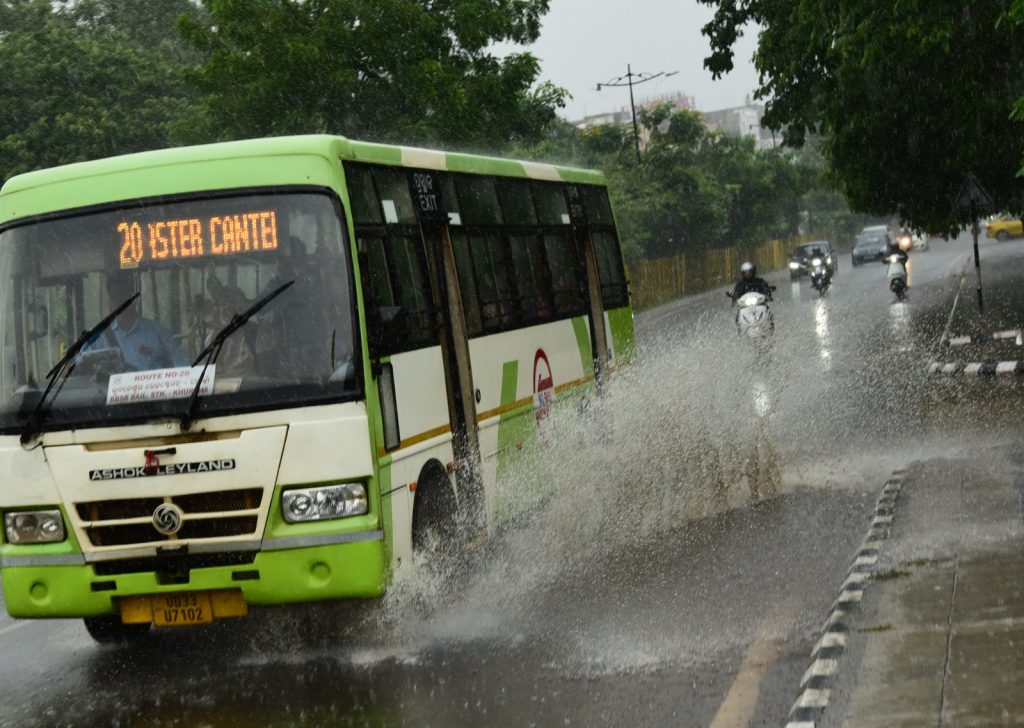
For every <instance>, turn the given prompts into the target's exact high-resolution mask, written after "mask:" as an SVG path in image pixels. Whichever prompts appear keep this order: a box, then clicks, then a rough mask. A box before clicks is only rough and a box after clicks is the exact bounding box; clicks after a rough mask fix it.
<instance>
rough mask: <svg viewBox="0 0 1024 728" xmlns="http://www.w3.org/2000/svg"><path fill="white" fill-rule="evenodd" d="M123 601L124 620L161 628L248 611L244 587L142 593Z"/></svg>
mask: <svg viewBox="0 0 1024 728" xmlns="http://www.w3.org/2000/svg"><path fill="white" fill-rule="evenodd" d="M119 601H120V610H121V621H122V622H124V623H125V624H155V625H156V626H157V627H188V626H190V625H195V624H209V623H210V622H212V621H213V620H215V619H222V618H224V617H244V616H245V615H246V614H247V613H248V606H247V605H246V603H245V597H243V596H242V590H241V589H220V590H216V591H191V592H168V593H167V594H142V595H139V596H133V597H121V599H120V600H119Z"/></svg>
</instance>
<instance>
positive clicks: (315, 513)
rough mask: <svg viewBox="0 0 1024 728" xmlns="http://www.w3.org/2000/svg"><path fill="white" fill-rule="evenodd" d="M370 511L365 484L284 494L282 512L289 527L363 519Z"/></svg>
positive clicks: (287, 491) (296, 490) (326, 487)
mask: <svg viewBox="0 0 1024 728" xmlns="http://www.w3.org/2000/svg"><path fill="white" fill-rule="evenodd" d="M366 509H367V501H366V488H365V486H363V485H362V484H361V483H345V484H343V485H325V486H320V487H317V488H295V489H293V490H286V491H285V492H284V493H282V494H281V511H282V512H283V513H284V520H285V521H287V522H288V523H302V522H303V521H328V520H330V519H332V518H345V517H346V516H360V515H362V514H364V513H366Z"/></svg>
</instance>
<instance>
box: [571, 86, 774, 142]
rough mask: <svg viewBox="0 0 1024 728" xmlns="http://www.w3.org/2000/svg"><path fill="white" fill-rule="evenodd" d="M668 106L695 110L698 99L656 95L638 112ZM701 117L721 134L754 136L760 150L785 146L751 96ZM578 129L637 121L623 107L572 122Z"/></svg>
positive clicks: (643, 136)
mask: <svg viewBox="0 0 1024 728" xmlns="http://www.w3.org/2000/svg"><path fill="white" fill-rule="evenodd" d="M663 104H668V105H669V106H671V107H672V110H673V111H684V110H686V111H695V110H696V108H697V103H696V100H695V99H694V97H693V96H687V95H686V94H683V93H680V92H677V93H674V94H666V95H663V96H652V97H650V98H645V99H640V100H639V101H637V104H636V107H637V109H638V110H639V109H653V108H655V107H656V106H660V105H663ZM700 115H701V116H702V117H703V119H704V126H705V128H707V129H708V130H709V131H720V132H722V133H723V134H730V135H732V136H748V137H753V138H754V140H755V141H756V142H757V147H758V149H774V148H775V147H776V146H779V145H780V144H782V135H781V134H776V133H773V132H772V130H771V129H766V128H765V127H763V126H762V125H761V120H762V119H763V118H764V105H763V104H755V103H754V102H753V100H752V99H751V98H750V96H747V98H746V100H745V103H744V104H743V105H742V106H734V107H732V108H729V109H719V110H718V111H702V112H700ZM570 123H571V124H572V125H573V126H575V127H576V128H577V129H592V128H594V127H598V126H607V125H610V124H627V125H628V124H632V123H633V118H632V115H631V114H630V110H629V107H628V106H621V107H619V109H618V110H617V111H606V112H604V113H601V114H590V115H589V116H584V117H583V118H582V119H578V120H576V121H572V122H570ZM646 136H647V135H646V134H644V133H642V132H641V139H640V146H641V147H644V146H646V143H647V139H646Z"/></svg>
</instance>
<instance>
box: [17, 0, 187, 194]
mask: <svg viewBox="0 0 1024 728" xmlns="http://www.w3.org/2000/svg"><path fill="white" fill-rule="evenodd" d="M187 6H188V2H187V0H180V2H173V1H171V2H165V1H164V0H132V1H131V2H128V1H127V0H82V2H79V3H67V4H53V3H50V2H47V1H46V0H2V1H0V24H2V25H0V28H2V31H0V67H2V68H3V69H4V73H3V74H2V76H0V171H2V175H3V177H4V178H7V177H10V176H12V175H14V174H17V173H20V172H24V171H28V170H31V169H37V168H40V167H48V166H53V165H58V164H66V163H69V162H75V161H82V160H86V159H94V158H97V157H105V156H110V155H114V154H123V153H127V152H133V151H140V150H144V149H152V148H158V147H165V146H168V145H169V144H170V143H171V138H170V128H171V126H172V125H173V124H174V123H175V122H177V120H178V119H180V118H182V117H183V116H184V115H185V114H187V112H188V109H189V106H190V99H189V95H188V93H187V90H186V88H185V86H184V83H183V81H182V79H181V75H180V68H179V67H178V66H176V65H175V63H174V62H172V61H168V60H167V59H166V58H165V54H164V53H154V52H153V49H154V48H160V49H163V50H165V51H167V52H168V53H170V52H171V51H172V50H173V49H174V48H179V49H181V50H182V52H184V51H185V50H186V49H184V47H183V46H182V45H181V43H180V41H178V40H177V39H176V36H175V32H174V29H173V27H163V26H149V27H147V26H145V25H144V24H140V23H139V17H146V16H147V14H148V13H149V12H150V11H153V12H156V11H157V10H158V9H159V11H160V12H164V13H170V12H172V11H173V9H175V8H177V10H181V9H182V8H184V7H187ZM128 10H131V13H130V14H129V13H128ZM114 21H117V22H114Z"/></svg>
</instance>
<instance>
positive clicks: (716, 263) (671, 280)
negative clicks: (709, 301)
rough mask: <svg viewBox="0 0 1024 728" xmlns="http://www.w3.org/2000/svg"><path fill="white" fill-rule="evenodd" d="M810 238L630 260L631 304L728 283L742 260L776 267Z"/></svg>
mask: <svg viewBox="0 0 1024 728" xmlns="http://www.w3.org/2000/svg"><path fill="white" fill-rule="evenodd" d="M811 239H812V238H810V237H808V236H804V235H801V236H797V237H792V238H789V239H788V240H769V241H768V242H767V243H762V244H761V245H758V246H756V247H754V248H746V249H744V250H740V249H739V248H737V247H736V246H732V247H730V248H721V249H719V250H708V251H705V252H699V253H684V254H681V255H675V256H672V257H671V258H655V259H653V260H641V261H637V262H636V263H631V264H629V265H628V266H627V268H628V269H629V281H630V287H631V289H632V293H633V307H634V308H636V309H643V308H651V307H652V306H657V305H658V304H661V303H665V302H666V301H671V300H673V299H676V298H682V297H683V296H687V295H690V294H691V293H700V292H701V291H707V290H709V289H711V288H715V287H716V286H724V285H727V284H729V283H731V282H732V281H734V280H735V279H736V278H737V277H738V276H739V271H740V264H741V263H742V262H743V261H745V260H750V261H752V262H753V263H754V265H756V266H757V269H758V271H759V272H768V271H772V270H778V269H779V268H782V267H784V266H785V265H786V262H787V260H788V259H789V251H790V249H791V248H792V247H793V246H794V245H798V244H799V243H802V242H805V241H807V240H811Z"/></svg>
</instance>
